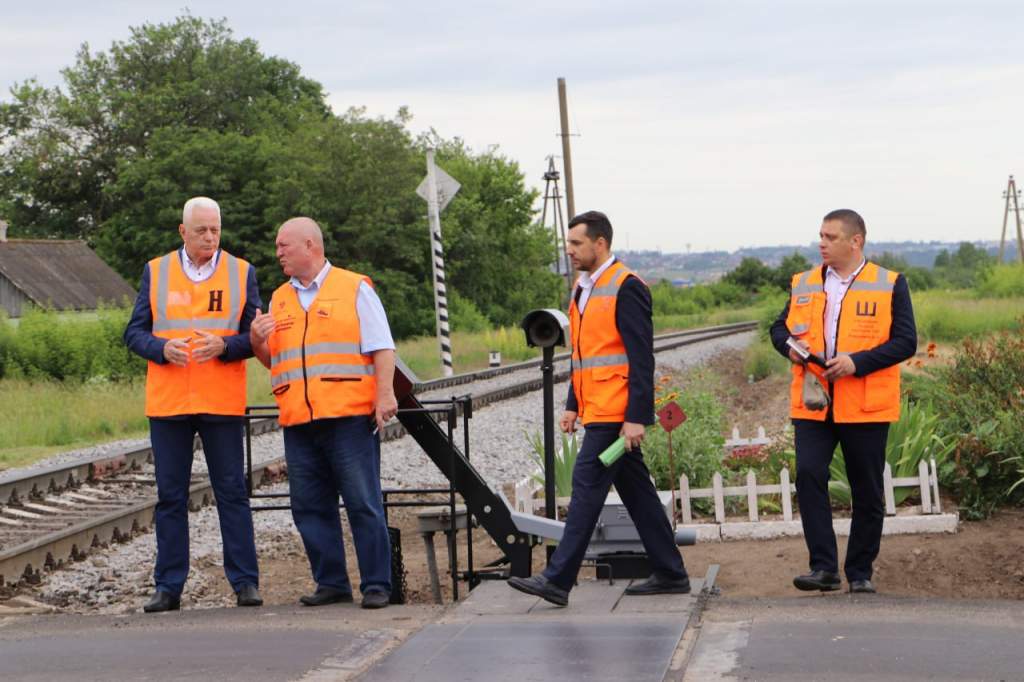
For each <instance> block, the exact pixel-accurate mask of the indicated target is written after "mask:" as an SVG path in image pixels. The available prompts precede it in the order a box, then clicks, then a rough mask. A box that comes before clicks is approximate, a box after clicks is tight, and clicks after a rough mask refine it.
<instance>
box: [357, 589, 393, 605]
mask: <svg viewBox="0 0 1024 682" xmlns="http://www.w3.org/2000/svg"><path fill="white" fill-rule="evenodd" d="M390 601H391V595H390V594H388V593H387V592H381V591H380V590H373V591H372V592H367V593H366V594H364V595H363V603H362V604H360V606H362V607H363V608H364V609H382V608H384V607H385V606H387V605H388V603H389V602H390Z"/></svg>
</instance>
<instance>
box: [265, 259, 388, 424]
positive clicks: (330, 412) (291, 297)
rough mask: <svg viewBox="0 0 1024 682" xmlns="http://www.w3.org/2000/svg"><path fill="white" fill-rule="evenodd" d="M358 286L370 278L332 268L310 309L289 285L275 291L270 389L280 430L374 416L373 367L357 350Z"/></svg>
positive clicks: (375, 391) (369, 358) (271, 308)
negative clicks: (324, 421)
mask: <svg viewBox="0 0 1024 682" xmlns="http://www.w3.org/2000/svg"><path fill="white" fill-rule="evenodd" d="M362 282H367V283H370V280H369V278H367V277H365V276H363V275H360V274H357V273H354V272H349V271H348V270H343V269H341V268H336V267H332V268H331V269H330V271H329V272H328V273H327V277H325V278H324V281H323V284H322V285H321V287H320V289H319V291H318V292H317V295H316V298H314V299H313V302H312V303H311V304H310V305H309V310H303V308H302V305H301V303H300V302H299V297H298V293H297V292H296V291H295V287H293V286H292V285H291V284H290V283H288V282H286V283H284V284H282V285H281V286H280V287H278V289H277V290H276V291H275V292H274V296H273V299H272V301H271V304H270V314H271V315H273V316H274V321H275V328H274V331H273V332H272V333H271V335H270V338H269V346H270V385H271V388H272V391H273V393H274V398H275V400H276V401H277V405H278V410H279V417H278V419H279V421H280V422H281V425H282V426H294V425H297V424H305V423H307V422H310V421H313V420H315V419H329V418H335V417H350V416H357V415H368V414H371V413H372V412H373V407H374V402H375V401H376V396H377V381H376V374H375V367H374V365H373V358H372V356H370V355H364V354H363V353H362V352H361V350H360V345H359V340H360V337H361V334H360V329H359V316H358V314H357V313H356V297H357V296H358V292H359V286H360V284H361V283H362ZM370 284H371V285H372V283H370Z"/></svg>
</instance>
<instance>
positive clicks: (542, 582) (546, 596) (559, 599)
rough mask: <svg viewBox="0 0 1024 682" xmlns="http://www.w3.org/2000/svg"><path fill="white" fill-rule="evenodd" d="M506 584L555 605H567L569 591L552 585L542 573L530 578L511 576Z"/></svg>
mask: <svg viewBox="0 0 1024 682" xmlns="http://www.w3.org/2000/svg"><path fill="white" fill-rule="evenodd" d="M508 586H509V587H511V588H512V589H514V590H519V591H520V592H525V593H526V594H532V595H533V596H535V597H540V598H541V599H543V600H544V601H547V602H551V603H552V604H554V605H555V606H568V605H569V591H568V590H563V589H562V588H561V587H558V586H557V585H554V584H553V583H551V581H549V580H548V579H547V578H545V577H544V576H542V575H535V576H532V577H530V578H516V577H512V578H509V579H508Z"/></svg>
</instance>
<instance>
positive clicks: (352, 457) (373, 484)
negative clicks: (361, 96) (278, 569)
mask: <svg viewBox="0 0 1024 682" xmlns="http://www.w3.org/2000/svg"><path fill="white" fill-rule="evenodd" d="M277 258H278V260H279V261H280V263H281V269H282V270H283V271H284V274H286V275H288V276H290V277H291V279H290V280H289V281H288V282H285V283H284V284H282V285H281V286H280V287H278V289H277V290H276V291H275V292H274V295H273V298H272V300H271V302H270V309H269V312H268V313H267V314H265V315H264V314H258V315H257V316H256V319H255V320H254V321H253V324H252V330H251V337H252V345H253V351H254V352H255V353H256V357H258V358H259V359H260V360H261V361H262V362H263V364H264V365H266V366H267V367H269V368H270V385H271V390H272V392H273V394H274V397H275V398H276V399H277V405H278V408H279V414H280V416H279V419H280V422H281V426H283V427H284V449H285V459H286V460H287V462H288V480H289V491H290V497H291V506H292V518H293V519H294V520H295V525H296V527H298V529H299V534H300V535H301V536H302V542H303V544H304V545H305V547H306V555H307V556H308V558H309V564H310V568H311V569H312V572H313V578H314V579H315V580H316V591H315V592H314V593H313V594H311V595H307V596H303V597H301V599H300V601H301V602H302V603H303V604H305V605H307V606H320V605H323V604H332V603H336V602H351V601H352V585H351V583H350V582H349V577H348V571H347V568H346V565H345V548H344V545H343V544H342V534H341V518H340V516H339V514H338V493H341V498H342V500H343V501H344V503H345V513H346V514H347V515H348V520H349V525H350V526H351V527H352V539H353V541H354V542H355V546H356V557H357V558H358V560H359V577H360V584H359V591H360V592H361V593H362V595H363V601H362V607H363V608H365V609H379V608H383V607H385V606H387V605H388V600H389V598H390V596H391V547H390V542H389V539H388V529H387V525H386V523H385V521H384V505H383V496H382V493H381V487H380V436H379V431H380V429H381V428H383V427H384V422H386V421H387V420H388V419H391V417H393V416H395V413H396V412H397V411H398V401H397V400H396V398H395V392H394V388H393V387H392V381H393V379H394V372H395V344H394V341H393V340H392V338H391V330H390V328H389V327H388V320H387V316H386V315H385V313H384V307H383V306H382V305H381V302H380V299H379V298H378V297H377V294H375V293H374V291H373V285H372V283H371V282H370V278H369V277H366V276H365V275H360V274H357V273H354V272H349V271H348V270H343V269H341V268H338V267H334V266H332V265H331V264H330V263H329V262H328V261H327V259H326V258H325V257H324V242H323V235H322V233H321V231H320V227H319V226H318V225H317V224H316V223H315V222H313V221H312V220H310V219H309V218H292V219H291V220H288V221H287V222H285V223H284V224H283V225H281V229H280V230H279V231H278V233H277Z"/></svg>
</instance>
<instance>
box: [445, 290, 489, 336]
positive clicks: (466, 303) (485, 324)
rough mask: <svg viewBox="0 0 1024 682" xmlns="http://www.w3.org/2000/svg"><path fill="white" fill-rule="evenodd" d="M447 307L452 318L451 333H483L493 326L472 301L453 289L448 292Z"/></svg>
mask: <svg viewBox="0 0 1024 682" xmlns="http://www.w3.org/2000/svg"><path fill="white" fill-rule="evenodd" d="M448 306H449V308H448V310H449V312H450V313H451V318H452V319H451V323H452V331H460V332H485V331H490V329H491V327H493V326H494V325H492V324H491V321H490V320H488V319H487V316H486V315H484V314H483V313H482V312H480V309H479V308H477V307H476V304H475V303H473V301H471V300H469V299H468V298H466V297H464V296H463V295H462V294H459V293H458V292H456V291H455V290H454V289H449V290H448Z"/></svg>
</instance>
